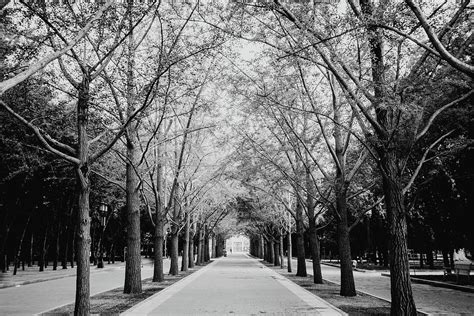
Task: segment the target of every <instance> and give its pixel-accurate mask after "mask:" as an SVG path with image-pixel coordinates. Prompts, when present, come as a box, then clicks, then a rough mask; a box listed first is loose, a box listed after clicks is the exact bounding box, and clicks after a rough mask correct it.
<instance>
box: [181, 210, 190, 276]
mask: <svg viewBox="0 0 474 316" xmlns="http://www.w3.org/2000/svg"><path fill="white" fill-rule="evenodd" d="M184 216H185V220H186V223H185V227H184V243H183V256H182V258H181V271H188V267H189V263H188V260H189V254H188V252H189V231H190V227H189V225H191V217H190V215H189V212H186V214H185V215H184Z"/></svg>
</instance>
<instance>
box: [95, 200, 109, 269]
mask: <svg viewBox="0 0 474 316" xmlns="http://www.w3.org/2000/svg"><path fill="white" fill-rule="evenodd" d="M99 217H100V229H101V233H100V239H99V261H98V263H97V268H103V267H104V260H103V254H102V239H103V237H104V230H105V221H106V219H107V204H105V203H100V206H99Z"/></svg>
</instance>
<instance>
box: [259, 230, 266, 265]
mask: <svg viewBox="0 0 474 316" xmlns="http://www.w3.org/2000/svg"><path fill="white" fill-rule="evenodd" d="M260 249H261V251H262V253H261V255H260V258H262V259H265V255H266V251H265V239H264V238H263V235H260Z"/></svg>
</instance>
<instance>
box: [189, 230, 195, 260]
mask: <svg viewBox="0 0 474 316" xmlns="http://www.w3.org/2000/svg"><path fill="white" fill-rule="evenodd" d="M188 256H189V258H188V264H189V266H188V267H189V268H191V269H192V268H194V232H193V233H192V234H190V236H189V251H188Z"/></svg>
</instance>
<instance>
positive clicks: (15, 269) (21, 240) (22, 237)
mask: <svg viewBox="0 0 474 316" xmlns="http://www.w3.org/2000/svg"><path fill="white" fill-rule="evenodd" d="M30 218H31V214H30V215H29V216H28V219H27V220H26V224H25V228H23V232H22V233H21V237H20V240H19V241H18V247H17V251H16V254H15V259H14V261H13V264H14V268H13V275H16V271H17V266H18V260H19V258H20V256H21V246H22V245H23V239H24V238H25V234H26V230H27V228H28V224H29V223H30ZM23 270H25V269H23Z"/></svg>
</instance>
